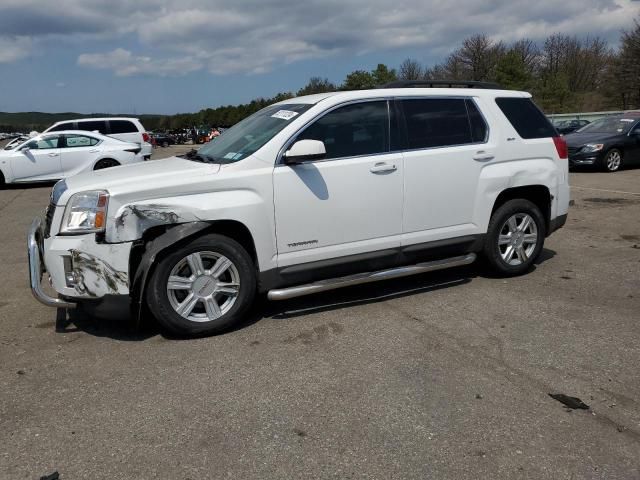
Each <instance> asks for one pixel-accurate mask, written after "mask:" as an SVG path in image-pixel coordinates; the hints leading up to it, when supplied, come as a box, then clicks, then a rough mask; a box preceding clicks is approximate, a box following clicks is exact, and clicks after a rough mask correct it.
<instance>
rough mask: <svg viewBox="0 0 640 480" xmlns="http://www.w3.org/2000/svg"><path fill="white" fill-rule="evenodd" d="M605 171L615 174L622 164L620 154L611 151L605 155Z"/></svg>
mask: <svg viewBox="0 0 640 480" xmlns="http://www.w3.org/2000/svg"><path fill="white" fill-rule="evenodd" d="M605 161H606V163H607V170H609V171H610V172H615V171H616V170H618V169H619V168H620V165H621V163H622V157H621V156H620V152H618V151H617V150H613V151H611V152H609V153H608V154H607V158H606V160H605Z"/></svg>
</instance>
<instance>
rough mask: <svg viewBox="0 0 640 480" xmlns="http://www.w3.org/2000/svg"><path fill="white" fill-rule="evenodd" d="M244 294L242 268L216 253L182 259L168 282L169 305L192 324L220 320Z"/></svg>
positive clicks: (202, 253)
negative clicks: (241, 294)
mask: <svg viewBox="0 0 640 480" xmlns="http://www.w3.org/2000/svg"><path fill="white" fill-rule="evenodd" d="M239 292H240V273H239V272H238V268H237V267H236V266H235V265H234V264H233V262H232V261H231V260H229V259H228V258H227V257H225V256H224V255H221V254H219V253H216V252H210V251H203V252H194V253H191V254H190V255H187V256H186V257H184V258H183V259H182V260H180V261H179V262H178V263H177V264H176V265H175V266H174V267H173V269H172V270H171V272H170V274H169V278H168V280H167V295H168V297H169V303H170V304H171V307H172V308H173V309H174V310H175V311H176V313H177V314H178V315H180V316H182V317H183V318H185V319H187V320H190V321H192V322H209V321H212V320H216V319H217V318H220V317H221V316H223V315H224V314H226V313H227V312H229V310H231V308H232V307H233V305H234V304H235V303H236V300H237V298H238V294H239Z"/></svg>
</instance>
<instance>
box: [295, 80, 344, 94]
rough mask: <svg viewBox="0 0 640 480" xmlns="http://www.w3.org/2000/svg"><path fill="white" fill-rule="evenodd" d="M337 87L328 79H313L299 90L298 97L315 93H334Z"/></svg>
mask: <svg viewBox="0 0 640 480" xmlns="http://www.w3.org/2000/svg"><path fill="white" fill-rule="evenodd" d="M335 90H337V89H336V86H335V85H334V84H333V83H331V82H330V81H329V79H328V78H322V77H311V78H310V79H309V82H308V83H307V84H306V85H305V86H304V87H302V88H301V89H300V90H298V93H297V96H298V97H301V96H302V95H313V94H314V93H324V92H334V91H335Z"/></svg>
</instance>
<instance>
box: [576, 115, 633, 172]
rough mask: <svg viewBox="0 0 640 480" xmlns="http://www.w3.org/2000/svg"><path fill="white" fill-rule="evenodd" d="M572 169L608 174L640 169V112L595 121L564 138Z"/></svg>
mask: <svg viewBox="0 0 640 480" xmlns="http://www.w3.org/2000/svg"><path fill="white" fill-rule="evenodd" d="M564 139H565V141H566V142H567V146H568V148H569V166H570V167H576V166H579V165H594V166H596V167H599V168H601V169H602V170H604V171H605V172H615V171H617V170H620V168H622V166H623V165H624V166H631V165H640V112H638V113H629V114H625V115H615V116H611V117H606V118H601V119H600V120H596V121H594V122H592V123H590V124H589V125H587V126H586V127H583V128H581V129H580V130H578V131H577V132H574V133H570V134H569V135H566V136H565V137H564Z"/></svg>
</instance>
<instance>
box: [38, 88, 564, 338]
mask: <svg viewBox="0 0 640 480" xmlns="http://www.w3.org/2000/svg"><path fill="white" fill-rule="evenodd" d="M413 85H415V84H414V83H408V84H404V83H401V84H399V86H397V87H396V88H387V89H377V90H364V91H352V92H335V93H323V94H318V95H312V96H307V97H300V98H293V99H290V100H286V101H284V102H281V103H278V104H275V105H271V106H269V107H267V108H265V109H263V110H261V111H260V112H258V113H256V114H254V115H252V116H251V117H249V118H247V119H245V120H243V121H242V122H240V123H238V124H237V125H236V126H234V127H233V128H231V129H229V130H227V131H226V132H225V133H224V135H222V136H220V137H219V138H218V139H217V140H216V141H215V142H211V143H209V144H208V145H206V146H203V147H202V148H201V149H200V151H199V152H197V153H192V154H191V155H187V156H185V157H184V158H175V157H174V158H171V159H167V160H162V161H157V162H146V163H143V164H139V165H131V166H126V167H121V168H116V169H111V170H106V171H102V172H98V173H88V174H83V175H77V176H75V177H72V178H69V179H67V180H66V181H64V182H59V183H58V184H56V186H55V187H54V189H53V192H52V196H51V203H50V205H49V207H48V210H47V215H46V218H45V219H44V220H43V219H41V218H37V219H35V221H34V223H33V225H32V227H31V230H30V233H29V237H28V238H29V252H30V253H29V261H30V271H31V282H32V283H31V288H32V291H33V293H34V295H35V296H36V298H37V299H38V300H40V301H41V302H43V303H44V304H46V305H51V306H56V307H68V308H70V307H73V306H74V305H76V304H78V303H83V302H94V303H95V302H98V301H101V300H105V299H114V298H121V299H126V300H127V301H128V302H132V303H133V304H134V306H135V308H134V311H135V312H139V311H140V309H141V308H142V307H143V306H145V305H146V306H147V307H148V308H149V309H150V311H151V312H152V313H153V315H154V316H155V317H156V319H157V320H158V322H159V323H160V324H162V325H163V326H164V327H165V328H166V329H168V330H171V331H173V332H177V333H179V334H186V335H194V334H195V335H200V334H205V333H207V334H208V333H214V332H219V331H222V330H224V329H227V328H229V327H230V326H232V325H234V324H237V323H238V322H240V321H242V319H243V316H244V315H245V313H246V312H247V311H248V309H249V308H250V307H251V305H252V303H253V301H254V298H255V296H256V294H258V293H260V292H264V293H267V295H268V298H270V299H272V300H279V299H286V298H292V297H296V296H300V295H306V294H310V293H315V292H320V291H325V290H329V289H332V288H338V287H344V286H349V285H355V284H361V283H366V282H372V281H376V280H384V279H390V278H395V277H401V276H406V275H412V274H416V273H422V272H428V271H432V270H438V269H442V268H447V267H454V266H459V265H466V264H469V263H472V262H473V261H474V260H475V259H476V256H477V255H482V256H483V257H484V258H485V259H486V260H487V262H488V263H489V264H490V265H491V266H492V267H493V268H494V269H495V270H496V272H498V273H499V274H502V275H506V276H509V275H518V274H522V273H525V272H527V271H528V270H529V269H530V268H531V267H532V265H533V263H534V262H535V260H536V259H537V258H538V256H539V254H540V252H541V251H542V248H543V244H544V241H545V238H546V237H547V236H548V235H550V234H551V233H552V232H554V231H555V230H557V229H558V228H560V227H562V226H563V225H564V223H565V221H566V218H567V211H568V206H569V185H568V165H567V163H568V162H567V147H566V144H565V142H564V140H563V139H562V138H561V137H559V136H557V133H556V131H555V129H554V128H553V126H552V125H551V124H550V123H549V121H548V120H547V118H546V117H545V116H544V115H543V114H542V113H541V112H540V110H538V108H537V107H536V106H535V105H534V103H533V102H532V101H531V98H530V97H531V95H529V94H528V93H524V92H515V91H505V90H499V89H492V88H480V87H486V86H485V85H481V84H477V83H472V84H470V86H473V87H476V88H408V87H409V86H413ZM403 87H404V88H403ZM41 259H43V262H44V264H43V265H42V264H41ZM43 270H46V271H47V272H49V275H50V278H51V282H52V285H53V288H54V289H55V291H56V292H57V294H58V298H53V297H51V296H49V295H47V294H46V293H44V291H43V289H42V288H41V287H40V280H41V275H42V273H43Z"/></svg>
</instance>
